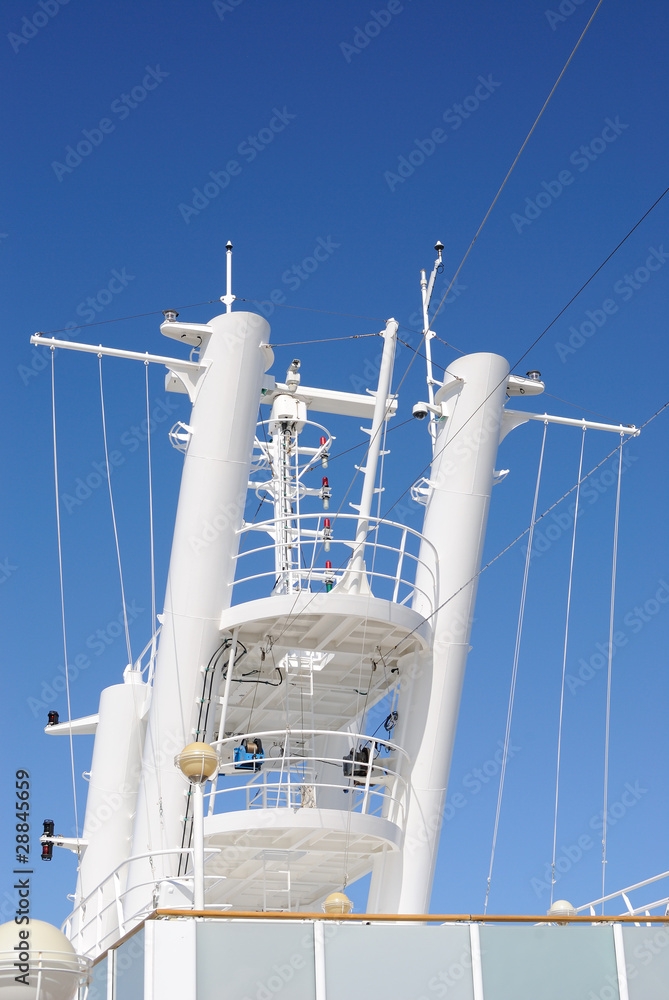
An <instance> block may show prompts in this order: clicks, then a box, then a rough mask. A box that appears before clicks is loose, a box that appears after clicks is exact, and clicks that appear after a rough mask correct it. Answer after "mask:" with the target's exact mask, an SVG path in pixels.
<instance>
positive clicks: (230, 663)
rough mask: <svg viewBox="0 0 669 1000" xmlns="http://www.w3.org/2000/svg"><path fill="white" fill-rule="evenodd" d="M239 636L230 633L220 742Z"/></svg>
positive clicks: (236, 632)
mask: <svg viewBox="0 0 669 1000" xmlns="http://www.w3.org/2000/svg"><path fill="white" fill-rule="evenodd" d="M238 634H239V629H238V628H236V629H235V630H234V632H233V633H232V644H231V646H230V656H229V657H228V672H227V674H226V675H225V688H224V690H223V704H222V705H221V721H220V723H219V726H218V735H217V737H216V739H217V740H222V739H223V738H224V736H225V720H226V718H227V715H228V704H229V702H230V687H231V685H232V671H233V669H234V666H235V657H236V656H237V636H238Z"/></svg>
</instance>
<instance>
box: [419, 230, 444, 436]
mask: <svg viewBox="0 0 669 1000" xmlns="http://www.w3.org/2000/svg"><path fill="white" fill-rule="evenodd" d="M434 249H435V250H436V251H437V259H436V260H435V262H434V267H433V268H432V274H431V275H430V280H429V282H428V280H427V274H426V272H425V269H423V270H422V271H421V272H420V290H421V297H422V300H423V339H424V341H425V357H426V363H427V393H428V398H429V400H430V406H434V387H435V385H441V383H440V382H437V381H436V380H435V379H434V378H433V375H432V345H431V340H432V338H433V337H434V336H435V334H434V332H433V331H432V330H430V320H429V317H428V310H429V308H430V300H431V299H432V292H433V291H434V282H435V279H436V277H437V275H438V274H441V272H442V271H443V270H444V262H443V260H442V256H441V255H442V252H443V250H444V244H443V243H442V242H441V240H437V242H436V243H435V244H434ZM435 424H436V422H435V418H434V413H432V412H431V413H430V421H429V425H428V429H429V432H430V437H431V438H432V448H433V449H434V441H435V437H436V425H435Z"/></svg>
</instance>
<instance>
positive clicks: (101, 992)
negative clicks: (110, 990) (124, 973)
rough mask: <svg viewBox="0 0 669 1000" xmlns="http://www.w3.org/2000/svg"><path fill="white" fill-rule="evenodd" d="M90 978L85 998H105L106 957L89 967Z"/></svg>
mask: <svg viewBox="0 0 669 1000" xmlns="http://www.w3.org/2000/svg"><path fill="white" fill-rule="evenodd" d="M91 975H92V977H93V978H92V979H91V981H90V983H89V984H88V998H87V1000H107V958H106V957H105V958H103V959H102V961H101V962H98V964H97V965H94V966H93V968H92V969H91Z"/></svg>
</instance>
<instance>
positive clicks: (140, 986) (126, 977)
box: [114, 928, 144, 1000]
mask: <svg viewBox="0 0 669 1000" xmlns="http://www.w3.org/2000/svg"><path fill="white" fill-rule="evenodd" d="M143 997H144V928H142V929H141V930H139V931H138V932H137V933H136V934H134V935H133V936H132V937H131V938H129V939H128V940H127V941H125V942H124V943H123V944H122V945H121V946H120V947H119V948H117V949H116V952H115V958H114V1000H143Z"/></svg>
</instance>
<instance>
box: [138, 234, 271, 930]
mask: <svg viewBox="0 0 669 1000" xmlns="http://www.w3.org/2000/svg"><path fill="white" fill-rule="evenodd" d="M231 249H232V248H231V245H229V246H228V248H227V251H228V276H229V273H230V268H229V261H230V251H231ZM225 301H226V307H227V308H228V309H229V308H230V306H231V302H232V298H231V291H230V285H229V283H228V292H227V295H226V296H225ZM161 331H162V333H164V334H165V335H166V336H170V337H174V338H175V339H177V340H182V341H185V342H186V343H189V344H191V345H192V346H194V347H197V346H200V364H201V365H202V366H204V367H206V369H207V370H206V372H205V374H204V375H203V376H202V377H201V379H200V381H199V383H198V386H197V389H196V391H195V392H194V393H193V394H194V395H195V402H194V405H193V410H192V415H191V419H190V425H189V428H188V433H189V443H188V447H187V451H186V457H185V461H184V470H183V476H182V480H181V490H180V493H179V505H178V509H177V516H176V525H175V531H174V539H173V543H172V554H171V559H170V568H169V575H168V580H167V591H166V596H165V611H164V621H163V629H162V636H161V642H160V647H159V650H158V659H157V665H156V671H155V683H154V687H153V695H152V702H151V708H150V712H149V723H148V733H147V739H146V744H145V749H144V762H143V768H142V783H141V787H140V792H139V797H138V805H137V814H136V820H135V836H134V840H133V849H132V854H133V855H146V853H147V852H150V851H153V850H155V851H158V850H160V849H171V848H174V847H175V846H177V845H179V844H181V842H182V834H183V830H184V816H185V814H186V797H185V789H184V782H183V778H182V777H181V775H180V774H179V772H178V771H177V770H176V768H175V766H174V756H175V754H176V753H177V752H179V751H180V750H182V749H183V747H184V746H185V745H186V744H188V743H190V742H191V741H193V740H198V739H203V738H204V734H203V733H199V732H196V731H194V729H192V728H191V719H192V718H193V709H194V705H195V704H196V702H197V701H198V699H201V698H202V691H203V685H204V678H205V671H206V670H207V668H208V667H211V660H212V657H213V656H214V654H215V653H216V651H217V650H218V649H219V647H220V646H221V637H220V634H219V619H220V615H221V611H222V610H223V609H224V608H227V607H229V606H230V598H231V593H232V586H231V585H232V581H233V579H234V572H235V556H236V552H237V546H238V543H239V535H238V533H237V532H238V529H239V528H240V526H241V523H242V518H243V513H244V503H245V500H246V492H247V487H248V479H249V470H250V465H251V454H252V449H253V441H254V435H255V428H256V421H257V417H258V403H259V399H260V390H261V383H262V377H263V372H264V371H265V370H266V369H267V367H268V366H269V364H270V363H271V360H272V358H271V351H270V350H269V349H268V348H266V347H265V345H266V344H267V341H268V338H269V324H268V323H267V322H266V320H265V319H263V318H262V317H260V316H257V315H254V314H252V313H246V312H235V313H231V312H227V313H226V314H225V315H222V316H216V317H215V318H214V319H212V320H210V322H209V323H208V324H206V325H194V324H186V323H178V322H173V321H171V320H168V321H167V322H165V323H163V325H162V326H161ZM264 347H265V349H263V348H264ZM186 846H187V845H186ZM178 867H179V858H178V856H177V855H176V854H175V855H166V856H159V857H156V858H154V859H150V858H143V859H141V860H137V861H135V862H133V863H132V865H131V867H130V872H129V876H128V886H129V888H135V890H136V891H135V892H133V893H131V894H130V895H129V896H128V897H127V900H126V908H127V911H128V912H136V911H137V909H138V907H139V906H141V905H144V904H145V905H147V906H149V905H150V904H151V902H152V884H153V883H154V882H155V880H156V879H158V878H160V877H166V876H167V877H169V876H175V875H176V874H177V869H178Z"/></svg>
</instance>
